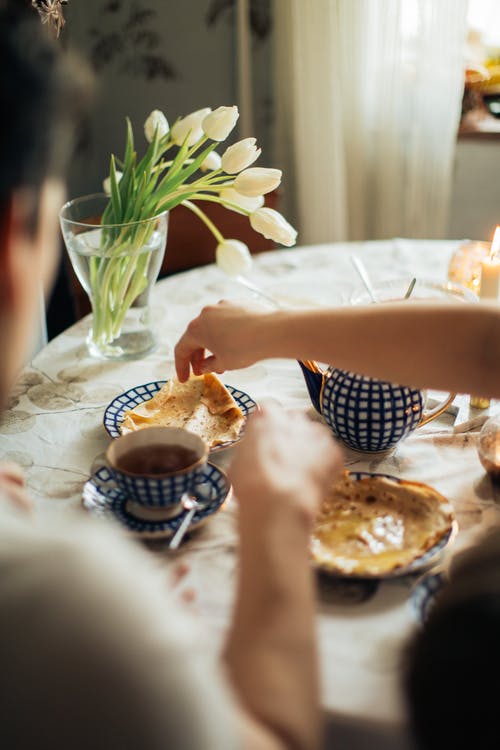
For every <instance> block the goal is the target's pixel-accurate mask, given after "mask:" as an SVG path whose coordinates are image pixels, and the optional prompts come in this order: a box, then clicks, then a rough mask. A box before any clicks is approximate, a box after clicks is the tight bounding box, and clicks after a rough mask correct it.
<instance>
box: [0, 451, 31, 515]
mask: <svg viewBox="0 0 500 750" xmlns="http://www.w3.org/2000/svg"><path fill="white" fill-rule="evenodd" d="M0 497H4V498H6V499H7V500H10V501H11V502H12V503H13V504H14V505H15V506H16V507H18V508H20V509H21V510H28V511H30V510H32V507H33V504H32V502H31V500H30V497H29V495H28V493H27V492H26V488H25V485H24V476H23V472H22V470H21V467H20V466H18V465H17V464H15V463H13V462H10V461H6V462H5V463H0Z"/></svg>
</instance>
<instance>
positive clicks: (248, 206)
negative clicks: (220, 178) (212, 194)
mask: <svg viewBox="0 0 500 750" xmlns="http://www.w3.org/2000/svg"><path fill="white" fill-rule="evenodd" d="M219 195H220V197H221V198H222V200H223V201H227V202H228V203H234V204H235V205H236V206H239V207H240V208H241V209H243V210H242V211H241V212H239V213H243V214H247V213H249V212H250V213H252V212H253V211H257V209H258V208H260V207H261V206H263V205H264V196H263V195H258V196H256V197H255V198H249V197H248V196H246V195H241V193H237V192H236V190H234V189H233V188H231V187H227V188H222V190H221V191H220V193H219ZM226 208H228V209H229V210H230V211H237V210H238V209H237V208H233V206H227V207H226Z"/></svg>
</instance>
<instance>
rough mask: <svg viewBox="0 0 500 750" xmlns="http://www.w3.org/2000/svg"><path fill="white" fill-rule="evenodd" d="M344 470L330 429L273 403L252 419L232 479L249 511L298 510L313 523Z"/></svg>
mask: <svg viewBox="0 0 500 750" xmlns="http://www.w3.org/2000/svg"><path fill="white" fill-rule="evenodd" d="M342 468H343V454H342V451H341V449H340V447H339V445H338V444H337V443H336V442H335V441H334V439H333V437H332V434H331V432H330V430H329V429H328V428H327V427H325V426H324V425H322V424H319V423H317V422H312V421H311V420H310V419H309V418H308V417H307V416H306V415H305V414H296V413H294V414H293V415H291V414H289V413H287V412H285V411H284V410H283V409H282V408H280V407H277V406H275V405H271V404H269V405H268V406H266V407H265V408H262V409H261V410H260V411H259V412H255V413H253V414H252V415H251V416H250V417H249V419H248V424H247V427H246V430H245V437H244V439H243V440H242V442H241V443H240V444H239V445H238V447H237V449H236V452H235V456H234V459H233V461H232V463H231V466H230V469H229V477H230V479H231V481H232V483H233V485H234V488H235V493H236V495H237V497H238V500H239V502H240V506H241V508H242V510H243V511H245V510H246V511H248V512H252V511H254V510H256V511H257V512H259V511H260V509H262V508H264V510H265V511H266V512H269V511H271V512H272V510H274V509H277V510H278V512H280V513H281V512H282V511H283V510H286V509H287V508H288V509H290V508H295V509H296V510H298V511H299V512H300V514H301V515H302V516H303V517H304V518H305V520H306V522H307V523H308V524H309V523H311V522H312V521H313V519H314V517H315V515H316V513H317V512H318V510H319V508H320V505H321V502H322V499H323V497H324V495H325V493H326V491H327V489H328V488H329V486H330V485H331V483H332V482H333V481H334V480H335V478H336V477H337V475H338V474H339V473H340V472H341V471H342Z"/></svg>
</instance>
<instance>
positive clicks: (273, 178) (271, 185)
mask: <svg viewBox="0 0 500 750" xmlns="http://www.w3.org/2000/svg"><path fill="white" fill-rule="evenodd" d="M281 174H282V172H281V169H266V168H265V167H250V169H245V170H244V171H243V172H240V173H239V175H238V176H237V177H236V179H235V181H234V183H233V187H234V189H235V190H237V191H238V193H241V194H242V195H249V196H250V197H251V198H255V196H257V195H265V194H266V193H270V192H271V191H272V190H274V189H275V188H277V187H278V185H279V184H280V182H281Z"/></svg>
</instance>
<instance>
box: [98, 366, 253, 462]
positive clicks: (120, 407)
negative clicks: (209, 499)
mask: <svg viewBox="0 0 500 750" xmlns="http://www.w3.org/2000/svg"><path fill="white" fill-rule="evenodd" d="M166 382H167V381H166V380H155V381H153V382H152V383H144V384H142V385H136V386H134V387H133V388H129V390H128V391H125V393H121V394H120V395H119V396H117V397H116V398H114V399H113V401H111V403H110V404H108V406H107V407H106V411H105V412H104V419H103V423H104V427H105V429H106V431H107V432H108V433H109V434H110V435H111V437H112V438H116V437H119V436H120V435H121V432H120V426H121V423H122V422H123V417H124V416H125V412H127V411H130V410H131V409H134V408H135V407H136V406H139V404H142V403H144V401H149V400H150V399H151V398H153V396H154V395H155V394H156V393H158V391H159V390H160V389H161V388H162V387H163V386H164V385H165V383H166ZM225 385H226V388H227V390H228V391H229V393H230V394H231V396H232V397H233V398H234V400H235V401H236V403H237V405H238V406H239V408H240V409H241V411H242V412H243V414H244V416H245V417H246V416H248V414H250V413H251V412H252V411H255V409H257V408H258V407H257V404H256V402H255V401H254V400H253V398H251V396H249V395H248V393H245V392H244V391H240V390H238V388H234V387H233V386H232V385H227V384H225ZM244 431H245V425H243V428H242V430H241V432H240V434H239V436H238V438H237V439H236V440H227V441H226V442H225V443H220V445H216V446H214V447H213V448H211V449H210V452H211V453H214V452H215V451H220V450H223V449H224V448H228V447H229V446H231V445H234V444H235V443H237V442H238V441H239V440H241V438H242V437H243V433H244Z"/></svg>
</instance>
